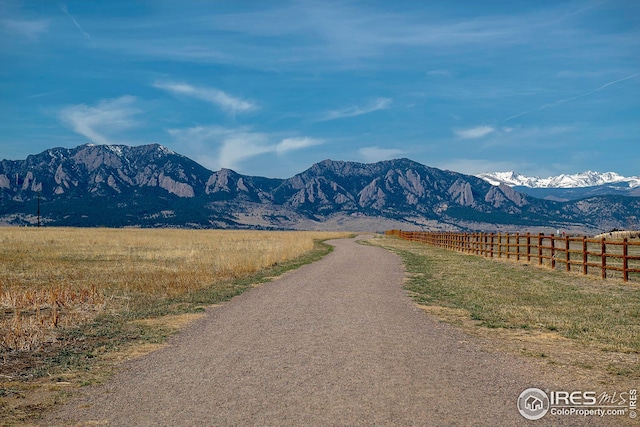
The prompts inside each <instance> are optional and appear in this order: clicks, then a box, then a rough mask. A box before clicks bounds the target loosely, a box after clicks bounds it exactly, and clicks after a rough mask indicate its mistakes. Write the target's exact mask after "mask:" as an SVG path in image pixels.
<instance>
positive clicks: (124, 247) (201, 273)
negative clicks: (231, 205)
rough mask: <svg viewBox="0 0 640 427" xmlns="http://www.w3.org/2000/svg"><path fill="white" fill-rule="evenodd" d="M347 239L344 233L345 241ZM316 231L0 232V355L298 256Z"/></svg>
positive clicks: (310, 244)
mask: <svg viewBox="0 0 640 427" xmlns="http://www.w3.org/2000/svg"><path fill="white" fill-rule="evenodd" d="M343 235H344V234H343ZM333 236H336V234H330V233H318V232H254V231H251V232H249V231H205V230H199V231H196V230H172V229H161V230H144V229H63V228H42V229H37V228H3V229H0V242H1V245H0V310H1V311H0V331H1V332H0V348H2V350H4V351H14V350H27V351H28V350H35V349H37V348H38V347H39V346H40V345H42V344H43V343H45V342H47V341H51V340H55V330H56V329H57V328H58V327H61V326H70V325H76V324H78V323H81V322H86V321H88V320H90V319H92V318H93V317H95V316H96V315H97V314H98V313H101V312H104V311H119V312H121V311H125V312H126V311H131V310H140V309H141V308H142V306H144V305H150V304H152V303H157V301H159V300H169V299H171V298H174V297H177V296H180V295H185V294H188V293H190V292H193V291H195V290H198V289H201V288H203V287H208V286H211V285H212V284H214V283H216V282H221V281H224V280H228V279H230V278H237V277H242V276H245V275H248V274H251V273H254V272H256V271H258V270H260V269H263V268H267V267H271V266H273V265H275V264H278V263H281V262H283V261H287V260H290V259H292V258H295V257H298V256H300V255H302V254H304V253H305V252H308V251H310V250H311V249H312V248H313V245H314V240H315V239H325V238H328V237H333Z"/></svg>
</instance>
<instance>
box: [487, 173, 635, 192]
mask: <svg viewBox="0 0 640 427" xmlns="http://www.w3.org/2000/svg"><path fill="white" fill-rule="evenodd" d="M477 177H478V178H482V179H484V180H485V181H487V182H489V183H490V184H492V185H500V184H506V185H509V186H512V187H513V186H523V187H530V188H579V187H593V186H596V185H604V184H614V183H625V184H627V185H628V187H630V188H633V187H638V186H640V176H632V177H625V176H622V175H620V174H617V173H615V172H593V171H585V172H581V173H576V174H573V175H568V174H561V175H557V176H550V177H548V178H540V177H538V176H534V177H531V176H524V175H521V174H519V173H517V172H514V171H509V172H487V173H481V174H478V175H477Z"/></svg>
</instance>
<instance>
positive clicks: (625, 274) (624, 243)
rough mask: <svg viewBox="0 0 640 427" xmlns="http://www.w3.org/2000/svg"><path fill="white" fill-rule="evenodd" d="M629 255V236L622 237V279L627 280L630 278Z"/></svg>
mask: <svg viewBox="0 0 640 427" xmlns="http://www.w3.org/2000/svg"><path fill="white" fill-rule="evenodd" d="M628 255H629V253H628V249H627V238H626V237H625V238H624V239H622V280H624V281H625V282H627V281H628V280H629V271H628V270H629V261H628V260H627V256H628Z"/></svg>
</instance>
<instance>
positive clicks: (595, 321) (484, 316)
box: [374, 237, 640, 382]
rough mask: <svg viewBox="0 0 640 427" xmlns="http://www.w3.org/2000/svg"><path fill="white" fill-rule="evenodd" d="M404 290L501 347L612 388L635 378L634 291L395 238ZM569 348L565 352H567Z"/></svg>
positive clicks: (392, 244) (638, 299) (637, 308)
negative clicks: (402, 266) (597, 379)
mask: <svg viewBox="0 0 640 427" xmlns="http://www.w3.org/2000/svg"><path fill="white" fill-rule="evenodd" d="M374 242H375V243H376V244H378V245H380V246H383V247H386V248H388V249H391V250H393V251H395V252H396V253H398V254H399V255H400V256H401V257H402V258H403V260H404V262H405V265H406V268H407V272H408V273H409V275H410V276H409V278H408V279H407V283H406V289H408V290H409V291H411V292H412V295H413V297H414V299H415V301H416V302H417V303H418V304H420V305H422V306H423V307H424V308H425V310H427V311H428V312H430V313H432V314H435V315H437V316H440V317H442V318H444V319H445V320H447V321H451V322H453V323H457V324H460V325H466V326H469V325H470V326H471V327H470V329H469V330H470V331H471V332H472V333H480V334H482V335H483V336H485V335H486V336H489V337H493V338H498V339H499V340H500V341H501V344H500V346H504V347H509V348H510V349H511V350H512V351H515V352H519V353H522V354H526V355H533V356H537V357H540V358H542V359H544V360H548V361H549V362H550V363H554V364H562V365H567V366H569V369H570V370H569V371H567V372H571V369H576V368H587V371H588V375H592V376H593V377H594V378H593V381H595V376H596V373H598V374H602V375H603V376H604V380H605V381H608V382H611V381H613V379H614V378H618V379H621V378H623V379H626V380H637V378H640V363H639V360H638V359H639V356H640V285H639V284H638V283H633V282H626V283H625V282H622V280H621V279H609V280H600V279H597V278H592V277H589V276H583V275H579V274H570V273H566V272H564V271H551V270H546V269H540V268H537V267H534V266H532V265H525V264H522V263H516V262H515V261H513V262H510V261H507V260H502V261H497V260H495V259H488V258H483V257H481V256H476V255H467V254H462V253H459V252H454V251H450V250H446V249H441V248H435V247H432V246H428V245H424V244H421V243H417V242H409V241H406V240H401V239H399V238H395V237H384V238H382V237H381V238H378V239H375V241H374ZM570 349H572V350H571V351H569V350H570Z"/></svg>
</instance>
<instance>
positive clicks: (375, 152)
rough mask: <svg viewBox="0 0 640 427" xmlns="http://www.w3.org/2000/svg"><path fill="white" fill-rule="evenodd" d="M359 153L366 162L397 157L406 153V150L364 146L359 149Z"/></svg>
mask: <svg viewBox="0 0 640 427" xmlns="http://www.w3.org/2000/svg"><path fill="white" fill-rule="evenodd" d="M358 154H360V157H361V158H362V160H363V161H364V162H365V163H374V162H379V161H381V160H390V159H394V158H397V157H398V156H401V155H403V154H406V151H404V150H399V149H397V148H380V147H363V148H361V149H359V150H358Z"/></svg>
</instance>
